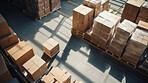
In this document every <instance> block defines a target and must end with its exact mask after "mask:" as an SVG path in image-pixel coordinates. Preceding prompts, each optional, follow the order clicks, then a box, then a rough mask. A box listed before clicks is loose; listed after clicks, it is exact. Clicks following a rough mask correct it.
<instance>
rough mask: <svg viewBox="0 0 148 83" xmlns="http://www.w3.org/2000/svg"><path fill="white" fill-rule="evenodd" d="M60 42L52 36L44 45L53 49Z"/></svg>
mask: <svg viewBox="0 0 148 83" xmlns="http://www.w3.org/2000/svg"><path fill="white" fill-rule="evenodd" d="M58 44H59V43H58V42H57V41H55V40H54V39H52V38H50V39H48V40H47V41H45V42H44V43H43V44H42V45H43V46H45V47H46V48H48V49H49V50H51V49H53V48H54V47H55V46H57V45H58Z"/></svg>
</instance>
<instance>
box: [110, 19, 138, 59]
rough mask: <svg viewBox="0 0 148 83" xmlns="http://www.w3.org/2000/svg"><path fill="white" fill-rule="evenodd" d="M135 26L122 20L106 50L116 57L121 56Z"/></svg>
mask: <svg viewBox="0 0 148 83" xmlns="http://www.w3.org/2000/svg"><path fill="white" fill-rule="evenodd" d="M136 27H137V25H136V24H135V23H133V22H131V21H128V20H126V19H125V20H124V21H123V22H122V23H121V24H120V25H119V26H118V28H117V32H116V34H115V37H114V38H113V40H112V41H111V43H110V45H109V48H108V50H109V51H110V52H111V53H114V54H115V55H117V56H119V57H120V56H121V54H122V52H123V50H124V48H125V46H126V44H127V41H128V39H129V38H130V36H131V34H132V33H133V32H134V31H135V29H136Z"/></svg>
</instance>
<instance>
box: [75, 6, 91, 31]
mask: <svg viewBox="0 0 148 83" xmlns="http://www.w3.org/2000/svg"><path fill="white" fill-rule="evenodd" d="M92 24H93V9H91V8H89V7H86V6H83V5H80V6H78V7H77V8H75V9H73V25H72V33H73V31H76V32H75V33H76V34H77V33H82V34H83V33H84V32H85V31H86V30H87V29H88V28H90V27H91V25H92Z"/></svg>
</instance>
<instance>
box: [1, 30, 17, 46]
mask: <svg viewBox="0 0 148 83" xmlns="http://www.w3.org/2000/svg"><path fill="white" fill-rule="evenodd" d="M9 29H10V31H11V32H10V33H11V34H10V35H8V36H5V37H3V38H0V47H1V48H2V49H5V48H7V47H9V46H11V45H13V44H16V43H18V42H19V39H18V37H17V35H16V33H15V32H14V31H13V30H12V29H11V28H9Z"/></svg>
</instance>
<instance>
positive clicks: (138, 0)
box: [121, 0, 144, 22]
mask: <svg viewBox="0 0 148 83" xmlns="http://www.w3.org/2000/svg"><path fill="white" fill-rule="evenodd" d="M143 3H144V0H128V1H127V3H126V4H125V8H124V10H123V13H122V16H121V17H122V18H124V19H127V20H130V21H132V22H134V21H135V20H136V17H137V15H138V12H139V9H140V7H141V5H142V4H143Z"/></svg>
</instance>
